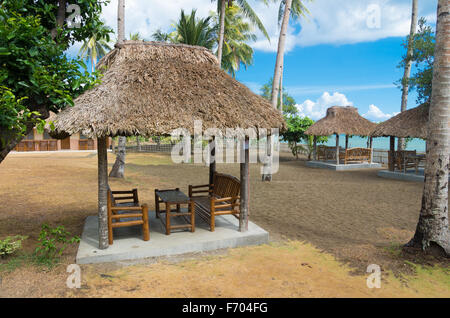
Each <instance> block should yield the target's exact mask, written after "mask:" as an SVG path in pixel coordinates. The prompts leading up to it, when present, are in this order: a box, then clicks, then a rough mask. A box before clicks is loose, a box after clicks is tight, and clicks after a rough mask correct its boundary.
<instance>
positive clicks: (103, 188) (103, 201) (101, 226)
mask: <svg viewBox="0 0 450 318" xmlns="http://www.w3.org/2000/svg"><path fill="white" fill-rule="evenodd" d="M106 139H107V137H99V138H97V157H98V248H99V249H101V250H103V249H106V248H108V246H109V244H108V208H107V201H108V200H107V198H108V153H107V149H106V147H107V146H106Z"/></svg>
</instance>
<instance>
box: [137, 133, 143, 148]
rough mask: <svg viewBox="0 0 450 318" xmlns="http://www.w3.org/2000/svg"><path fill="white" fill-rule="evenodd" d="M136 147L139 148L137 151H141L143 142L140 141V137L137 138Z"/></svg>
mask: <svg viewBox="0 0 450 318" xmlns="http://www.w3.org/2000/svg"><path fill="white" fill-rule="evenodd" d="M136 146H137V151H141V150H142V149H141V140H140V139H139V136H136Z"/></svg>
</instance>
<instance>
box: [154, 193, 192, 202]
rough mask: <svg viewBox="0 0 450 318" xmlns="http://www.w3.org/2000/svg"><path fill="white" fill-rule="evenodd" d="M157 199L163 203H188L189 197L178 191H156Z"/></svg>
mask: <svg viewBox="0 0 450 318" xmlns="http://www.w3.org/2000/svg"><path fill="white" fill-rule="evenodd" d="M156 194H157V195H158V197H159V198H160V199H161V200H162V201H163V202H165V203H188V202H189V201H190V199H189V197H188V196H187V195H186V194H184V193H183V192H181V191H180V190H168V191H164V190H159V191H156Z"/></svg>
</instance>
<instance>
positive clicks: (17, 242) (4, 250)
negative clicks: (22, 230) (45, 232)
mask: <svg viewBox="0 0 450 318" xmlns="http://www.w3.org/2000/svg"><path fill="white" fill-rule="evenodd" d="M26 238H27V237H26V236H21V235H16V236H8V237H7V238H5V239H4V240H0V257H1V258H6V257H7V256H9V255H11V254H14V253H15V252H16V251H17V250H19V249H20V248H21V247H22V241H23V240H25V239H26Z"/></svg>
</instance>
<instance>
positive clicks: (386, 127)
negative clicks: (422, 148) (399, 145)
mask: <svg viewBox="0 0 450 318" xmlns="http://www.w3.org/2000/svg"><path fill="white" fill-rule="evenodd" d="M429 110H430V103H429V102H426V103H423V104H422V105H420V106H417V107H415V108H411V109H408V110H406V111H404V112H401V113H399V114H397V115H396V116H394V117H392V118H390V119H388V120H386V121H384V122H382V123H380V124H378V125H377V126H376V127H375V129H373V130H372V132H371V133H370V135H371V136H372V137H390V146H389V160H388V165H389V170H391V171H393V170H394V160H395V158H394V157H395V156H394V155H393V154H394V153H395V138H396V137H397V138H422V139H426V138H427V124H428V114H429Z"/></svg>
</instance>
